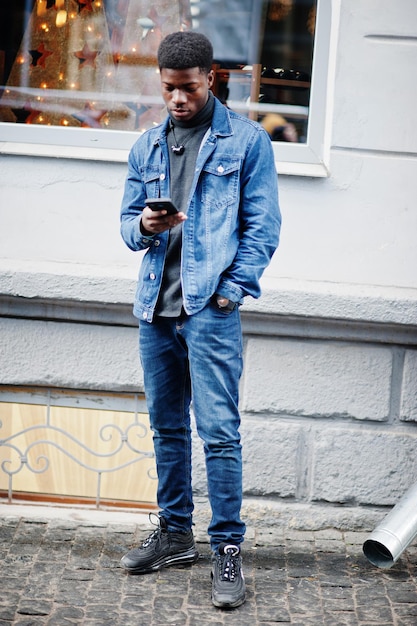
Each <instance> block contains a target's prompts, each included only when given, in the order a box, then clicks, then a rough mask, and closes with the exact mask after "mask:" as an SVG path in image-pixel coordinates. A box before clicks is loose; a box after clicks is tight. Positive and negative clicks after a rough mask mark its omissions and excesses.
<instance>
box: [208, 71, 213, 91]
mask: <svg viewBox="0 0 417 626" xmlns="http://www.w3.org/2000/svg"><path fill="white" fill-rule="evenodd" d="M213 83H214V71H213V70H210V71H209V73H208V74H207V84H208V88H209V89H211V88H212V87H213Z"/></svg>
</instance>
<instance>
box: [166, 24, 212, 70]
mask: <svg viewBox="0 0 417 626" xmlns="http://www.w3.org/2000/svg"><path fill="white" fill-rule="evenodd" d="M212 63H213V46H212V45H211V42H210V40H209V39H207V37H206V36H205V35H203V34H201V33H196V32H194V31H190V30H186V31H179V32H177V33H171V34H170V35H167V36H166V37H165V39H163V40H162V41H161V43H160V45H159V49H158V65H159V69H160V70H161V69H162V68H166V69H171V70H186V69H189V68H191V67H198V68H200V71H203V72H206V73H207V74H208V73H209V72H210V70H211V66H212Z"/></svg>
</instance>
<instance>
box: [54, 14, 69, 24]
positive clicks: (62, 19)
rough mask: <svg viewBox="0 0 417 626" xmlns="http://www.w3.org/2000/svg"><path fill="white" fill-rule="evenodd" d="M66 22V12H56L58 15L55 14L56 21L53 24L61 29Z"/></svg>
mask: <svg viewBox="0 0 417 626" xmlns="http://www.w3.org/2000/svg"><path fill="white" fill-rule="evenodd" d="M66 21H67V12H66V11H58V13H57V14H56V20H55V24H56V25H57V27H58V28H61V27H62V26H64V24H65V23H66Z"/></svg>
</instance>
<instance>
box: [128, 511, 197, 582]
mask: <svg viewBox="0 0 417 626" xmlns="http://www.w3.org/2000/svg"><path fill="white" fill-rule="evenodd" d="M197 559H198V552H197V550H196V547H195V545H194V537H193V532H192V531H191V530H189V531H188V532H184V533H181V532H178V533H177V532H171V531H168V529H167V525H166V521H165V519H164V518H163V517H158V528H157V529H156V530H154V531H153V533H151V534H150V535H149V537H148V538H147V539H145V541H144V542H143V543H142V545H141V546H139V548H133V550H130V551H129V552H128V553H127V554H125V555H124V557H123V558H122V560H121V564H122V566H123V567H124V568H125V569H126V570H127V571H128V572H130V573H131V574H146V573H148V572H156V571H157V570H159V569H161V568H162V567H168V566H169V565H177V564H187V563H195V562H196V561H197Z"/></svg>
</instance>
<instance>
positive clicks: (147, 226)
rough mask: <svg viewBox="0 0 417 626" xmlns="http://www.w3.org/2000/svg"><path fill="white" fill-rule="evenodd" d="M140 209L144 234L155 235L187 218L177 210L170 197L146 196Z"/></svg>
mask: <svg viewBox="0 0 417 626" xmlns="http://www.w3.org/2000/svg"><path fill="white" fill-rule="evenodd" d="M145 202H146V206H145V208H144V209H143V211H142V218H141V230H142V232H143V234H144V235H147V234H151V235H157V234H159V233H163V232H164V231H165V230H169V229H170V228H173V227H174V226H176V225H177V224H181V222H184V221H185V220H186V219H187V216H186V215H185V213H183V212H182V211H178V210H177V209H176V207H175V206H174V204H173V202H172V200H171V199H170V198H147V199H146V200H145Z"/></svg>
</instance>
